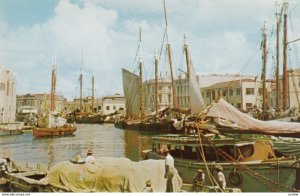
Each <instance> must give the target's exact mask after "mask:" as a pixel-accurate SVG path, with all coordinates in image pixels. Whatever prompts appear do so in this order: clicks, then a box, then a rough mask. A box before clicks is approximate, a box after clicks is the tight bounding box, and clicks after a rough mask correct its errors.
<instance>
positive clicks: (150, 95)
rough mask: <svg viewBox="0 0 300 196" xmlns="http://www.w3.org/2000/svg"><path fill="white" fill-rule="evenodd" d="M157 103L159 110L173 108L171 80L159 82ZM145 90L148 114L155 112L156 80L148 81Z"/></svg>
mask: <svg viewBox="0 0 300 196" xmlns="http://www.w3.org/2000/svg"><path fill="white" fill-rule="evenodd" d="M157 86H158V90H157V91H158V92H157V101H158V109H159V110H160V109H164V108H167V107H173V97H172V95H173V91H172V84H171V80H170V79H159V80H158V84H157ZM144 90H145V92H146V93H145V94H146V96H145V97H144V102H145V110H146V111H147V112H153V111H155V80H148V81H145V82H144Z"/></svg>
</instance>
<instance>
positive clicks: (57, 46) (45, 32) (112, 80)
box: [0, 0, 300, 99]
mask: <svg viewBox="0 0 300 196" xmlns="http://www.w3.org/2000/svg"><path fill="white" fill-rule="evenodd" d="M165 3H166V12H167V23H168V30H167V31H168V42H169V43H170V44H171V46H172V57H173V64H174V68H173V69H174V72H175V73H174V75H175V76H178V74H180V73H181V72H180V71H179V69H181V70H183V71H184V70H186V65H185V58H184V53H183V43H184V39H183V37H184V34H185V33H186V35H187V42H188V44H189V48H190V51H191V59H192V62H193V66H194V68H195V70H196V71H197V72H198V73H200V74H207V73H216V74H225V73H233V74H242V75H258V76H260V73H261V67H262V57H261V53H262V52H261V50H260V45H261V30H262V27H263V26H264V25H265V26H266V33H267V35H268V41H267V45H268V60H267V62H268V68H267V75H268V77H272V76H273V75H274V67H275V60H274V59H275V57H274V55H275V29H274V28H275V21H276V18H275V12H276V3H275V1H274V0H264V1H261V0H172V1H171V0H165ZM278 3H279V4H280V5H281V4H282V1H278ZM288 10H289V17H288V19H289V22H288V27H289V29H288V40H289V41H292V40H295V39H298V38H300V12H299V10H300V0H290V1H289V9H288ZM140 27H141V32H142V33H141V35H142V36H141V43H140V40H139V39H140V38H139V28H140ZM165 27H166V25H165V17H164V4H163V0H151V1H149V0H126V1H124V0H43V1H41V0H1V1H0V65H3V66H5V67H6V68H7V69H9V70H11V71H13V72H14V73H15V75H16V77H17V94H18V95H21V94H26V93H49V92H50V84H51V83H50V81H51V65H52V64H53V62H54V59H56V63H57V93H58V94H62V95H64V96H65V97H66V98H68V99H73V98H76V97H77V98H78V96H79V80H78V79H79V74H80V73H82V74H83V94H84V96H89V95H91V78H92V76H94V77H95V94H96V97H101V96H105V95H113V94H116V93H119V94H123V85H122V71H121V68H126V69H128V70H130V71H132V72H135V73H138V69H137V67H138V59H139V58H140V57H141V59H142V61H143V65H144V69H143V74H144V79H151V78H153V75H154V56H155V51H156V53H157V55H158V56H159V58H160V61H159V66H160V76H161V77H168V73H169V72H168V64H167V61H166V52H165V45H166V39H165V40H164V42H163V35H164V32H165ZM139 44H141V47H140V53H139V52H138V50H137V49H138V46H139ZM299 44H300V41H299V42H293V43H291V44H289V45H288V46H289V68H296V67H297V66H299V59H298V57H297V54H300V53H299V52H300V51H299V46H300V45H299ZM298 51H299V52H298ZM81 67H82V68H83V69H82V71H81ZM200 82H201V81H200Z"/></svg>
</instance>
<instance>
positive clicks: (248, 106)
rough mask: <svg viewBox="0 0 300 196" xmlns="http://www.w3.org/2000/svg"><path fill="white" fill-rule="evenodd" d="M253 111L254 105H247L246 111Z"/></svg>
mask: <svg viewBox="0 0 300 196" xmlns="http://www.w3.org/2000/svg"><path fill="white" fill-rule="evenodd" d="M251 109H252V103H246V111H247V112H249V111H250V110H251Z"/></svg>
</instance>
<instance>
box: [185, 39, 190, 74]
mask: <svg viewBox="0 0 300 196" xmlns="http://www.w3.org/2000/svg"><path fill="white" fill-rule="evenodd" d="M184 51H185V60H186V69H187V74H186V77H187V78H189V77H190V53H189V46H188V44H187V38H186V33H184Z"/></svg>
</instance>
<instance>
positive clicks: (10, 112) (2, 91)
mask: <svg viewBox="0 0 300 196" xmlns="http://www.w3.org/2000/svg"><path fill="white" fill-rule="evenodd" d="M15 116H16V76H15V74H14V73H13V72H12V71H10V70H8V69H6V68H5V67H4V66H2V65H0V123H8V122H15Z"/></svg>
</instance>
